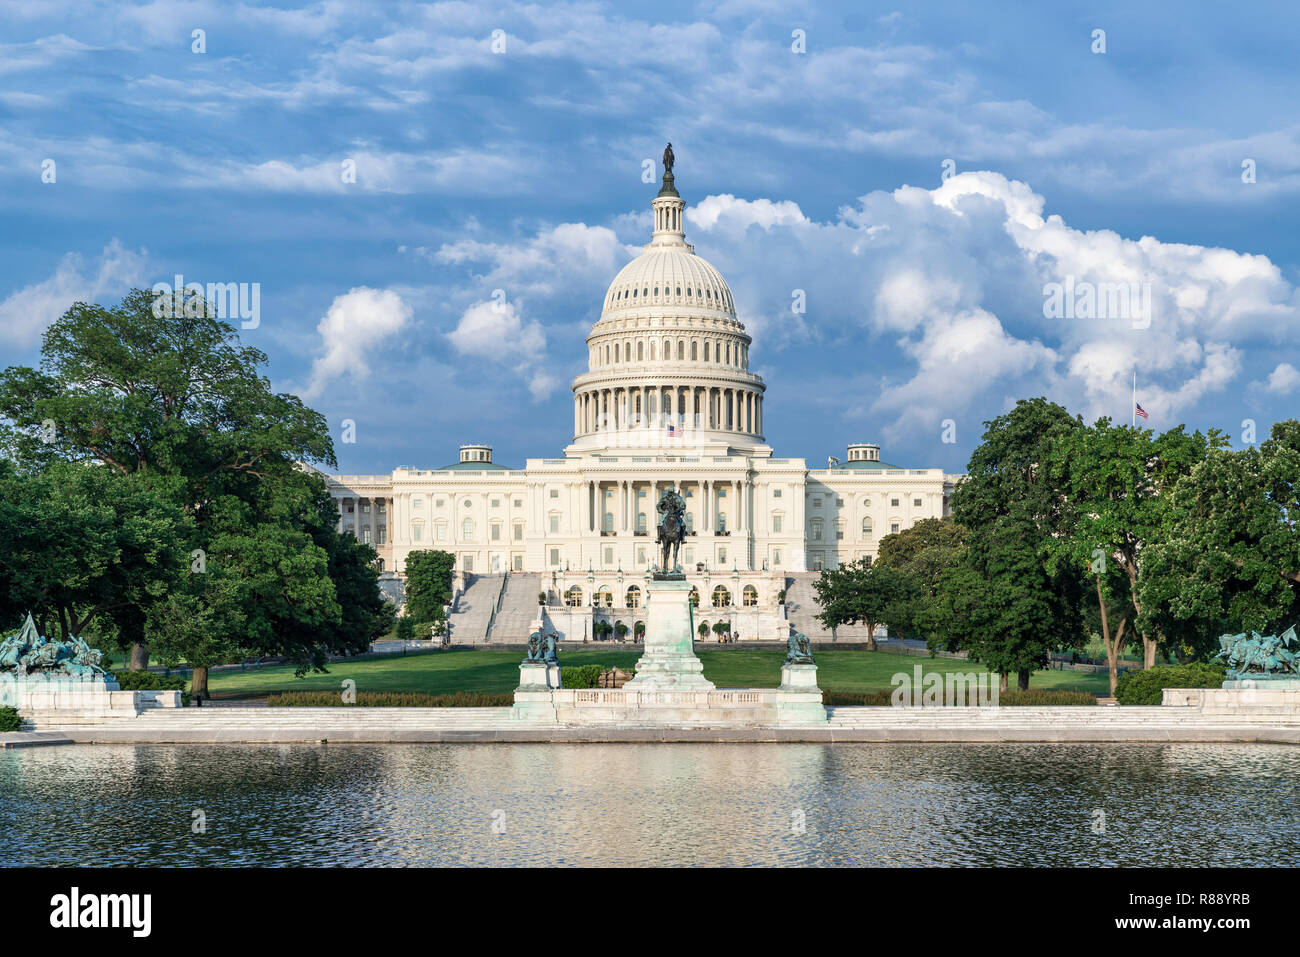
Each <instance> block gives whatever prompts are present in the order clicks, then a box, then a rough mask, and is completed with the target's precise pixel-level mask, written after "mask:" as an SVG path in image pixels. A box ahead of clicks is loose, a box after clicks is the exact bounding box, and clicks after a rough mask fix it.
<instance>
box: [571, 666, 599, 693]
mask: <svg viewBox="0 0 1300 957" xmlns="http://www.w3.org/2000/svg"><path fill="white" fill-rule="evenodd" d="M604 670H605V666H604V665H570V666H568V667H561V668H560V681H561V683H563V685H564V687H566V688H599V687H600V673H601V672H602V671H604Z"/></svg>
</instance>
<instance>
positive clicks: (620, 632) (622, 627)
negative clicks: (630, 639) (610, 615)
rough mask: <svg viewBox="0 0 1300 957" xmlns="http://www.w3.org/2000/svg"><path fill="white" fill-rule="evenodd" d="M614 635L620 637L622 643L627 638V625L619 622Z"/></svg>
mask: <svg viewBox="0 0 1300 957" xmlns="http://www.w3.org/2000/svg"><path fill="white" fill-rule="evenodd" d="M614 634H615V635H616V636H617V637H618V640H619V641H622V640H623V639H624V638H626V637H627V625H626V624H624V623H623V622H621V621H620V622H618V624H616V625H615V626H614Z"/></svg>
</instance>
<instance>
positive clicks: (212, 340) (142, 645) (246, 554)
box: [0, 289, 347, 691]
mask: <svg viewBox="0 0 1300 957" xmlns="http://www.w3.org/2000/svg"><path fill="white" fill-rule="evenodd" d="M156 301H157V302H160V303H161V304H163V305H165V304H166V303H165V302H162V301H159V300H156V297H155V296H154V295H153V294H152V293H150V292H149V291H147V290H141V289H137V290H132V291H131V292H130V293H128V294H127V296H126V297H125V298H124V299H123V300H122V302H121V303H120V304H119V305H118V306H117V307H114V308H108V307H104V306H100V305H89V304H86V303H81V302H79V303H75V304H74V305H73V306H72V307H71V308H70V309H69V310H68V311H67V312H66V313H65V314H64V315H63V316H62V317H61V318H59V319H58V320H56V321H55V322H54V323H53V325H51V326H50V328H49V329H47V330H46V332H45V335H44V338H43V341H42V348H41V353H42V361H41V368H40V369H39V370H35V369H28V368H22V367H10V368H9V369H7V370H5V372H4V373H2V374H0V419H3V420H4V424H3V427H2V430H0V442H3V444H4V445H5V447H6V448H7V449H9V450H10V452H11V454H12V455H13V456H14V457H15V458H16V459H17V460H18V461H19V462H21V463H22V464H23V466H24V467H26V468H29V469H31V470H33V471H40V470H42V469H46V468H49V467H52V466H53V465H54V464H55V463H57V462H74V463H83V464H85V465H88V466H89V465H95V466H97V467H101V468H103V469H107V470H109V471H111V472H113V473H115V474H117V475H120V476H129V477H132V478H134V479H135V480H136V481H138V482H139V483H140V485H142V486H143V487H146V488H148V489H150V490H151V491H153V492H155V493H156V494H158V495H159V496H160V497H161V498H163V499H164V500H166V501H168V502H170V503H171V504H172V505H173V506H174V507H175V508H176V509H177V510H178V511H179V513H180V514H181V515H183V516H184V518H185V520H186V521H187V522H188V526H187V527H188V528H190V529H191V534H190V540H189V542H188V543H187V544H188V546H189V551H191V552H193V553H197V554H199V555H201V556H204V559H203V560H202V561H199V562H197V564H196V565H192V566H191V567H190V570H189V572H188V573H187V574H186V575H185V578H184V581H183V583H182V585H181V586H180V587H179V589H178V590H175V591H168V592H167V593H166V594H159V595H150V596H148V597H149V598H151V599H152V601H145V600H144V599H143V598H142V602H143V603H142V604H134V603H133V604H132V606H131V607H128V608H124V609H122V610H121V614H120V615H118V616H116V617H115V619H114V624H113V628H114V631H115V633H116V634H117V635H118V636H119V639H120V640H121V641H123V642H126V643H129V644H130V646H131V664H132V666H133V667H142V666H143V665H144V663H145V662H146V661H147V657H148V651H147V647H146V642H145V635H146V629H150V630H149V631H148V632H147V633H148V634H149V635H150V638H151V640H159V641H161V642H162V643H163V644H165V646H166V649H167V654H169V655H173V656H183V657H184V658H185V659H186V660H190V658H191V655H192V656H193V658H194V659H196V661H192V662H191V663H195V664H198V661H199V660H202V661H215V660H217V658H219V657H221V656H223V655H226V654H229V653H231V650H232V649H234V648H235V647H239V648H242V649H256V650H257V651H258V652H259V653H266V654H277V653H282V654H286V655H288V656H289V657H290V658H291V659H292V660H294V661H295V662H297V663H299V664H300V665H301V666H303V667H307V666H317V665H319V664H320V663H321V662H322V661H323V658H324V655H325V654H326V653H327V650H328V648H329V647H330V646H331V643H332V642H334V640H335V636H334V635H331V634H330V633H329V632H330V627H331V626H338V625H341V618H342V611H341V609H340V607H339V604H338V601H337V598H336V587H335V582H334V580H333V579H332V578H331V577H330V569H331V559H330V556H331V552H330V551H329V550H328V549H327V548H324V547H322V546H321V545H320V544H318V543H317V540H316V538H315V537H314V536H315V535H316V533H318V531H319V529H318V525H319V522H320V516H319V515H318V514H317V510H316V508H315V507H314V505H313V502H315V501H318V499H319V496H320V494H321V493H322V491H323V489H324V485H323V482H322V480H321V479H320V478H319V477H315V476H310V475H307V474H304V473H303V472H301V471H299V470H298V469H297V468H296V464H297V463H298V462H300V461H305V462H320V463H323V464H325V465H334V464H335V462H334V452H333V445H332V443H331V440H330V437H329V433H328V430H327V428H326V423H325V420H324V418H323V417H321V416H320V415H319V414H318V413H316V412H314V411H312V410H311V409H308V408H307V407H306V406H304V405H303V404H302V402H301V401H300V400H299V399H298V398H297V397H295V396H292V395H285V394H279V393H275V392H273V391H272V390H271V388H270V384H269V382H268V381H267V380H266V378H265V377H264V376H262V375H261V374H260V372H259V369H260V367H261V366H263V365H264V364H265V362H266V356H265V355H264V354H263V353H261V352H260V351H258V350H256V349H252V348H249V347H246V346H242V345H240V344H239V342H238V337H237V335H236V334H235V331H234V329H233V328H232V327H231V326H230V325H229V324H227V323H225V322H222V321H220V320H218V319H215V318H213V316H212V315H211V310H210V309H207V308H205V307H204V306H203V305H202V304H201V303H200V304H198V305H197V307H195V302H193V301H192V302H190V303H189V304H188V307H187V308H183V309H179V310H171V309H166V308H164V309H161V310H155V308H154V306H155V302H156ZM331 527H332V522H331ZM342 564H347V561H343V562H342ZM335 567H341V565H336V566H335ZM209 576H211V577H209ZM160 580H161V577H160ZM155 605H156V606H157V607H154V606H155ZM186 622H188V623H189V624H188V625H186V624H184V623H186ZM203 629H208V630H207V631H204V633H203V637H202V638H200V637H199V632H200V630H203ZM168 630H169V631H168ZM165 631H167V632H168V633H164V632H165ZM322 635H324V637H322ZM200 667H201V665H200ZM195 690H196V691H198V690H199V689H198V687H196V689H195Z"/></svg>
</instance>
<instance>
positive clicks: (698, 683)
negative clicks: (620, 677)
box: [623, 574, 714, 691]
mask: <svg viewBox="0 0 1300 957" xmlns="http://www.w3.org/2000/svg"><path fill="white" fill-rule="evenodd" d="M694 637H695V636H694V633H693V632H692V630H691V585H690V583H689V582H688V581H686V577H685V576H684V575H678V574H667V575H655V576H654V577H652V578H651V579H650V581H649V583H648V584H647V585H646V608H645V653H644V654H642V655H641V660H640V661H638V662H637V664H636V677H635V678H633V679H632V680H631V681H629V682H628V683H627V684H625V685H624V686H623V690H625V691H713V690H714V684H713V682H712V681H709V680H708V679H706V678H705V677H704V665H702V664H701V663H700V659H699V658H697V657H695V643H694Z"/></svg>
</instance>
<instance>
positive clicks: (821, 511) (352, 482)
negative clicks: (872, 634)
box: [327, 154, 960, 642]
mask: <svg viewBox="0 0 1300 957" xmlns="http://www.w3.org/2000/svg"><path fill="white" fill-rule="evenodd" d="M665 159H666V163H665V166H666V171H665V173H664V177H663V184H662V188H661V189H660V190H659V193H658V195H657V196H656V197H655V198H654V200H653V201H652V202H651V207H652V208H653V210H654V232H653V233H652V234H651V237H650V242H649V243H648V244H647V245H646V246H645V248H644V251H643V252H642V253H641V254H640V255H639V256H637V257H636V258H635V259H633V260H632V261H631V262H630V263H628V264H627V265H626V266H624V267H623V269H622V270H621V271H620V272H619V273H618V275H617V276H615V277H614V281H613V282H612V283H610V286H609V289H608V291H607V292H606V294H605V301H604V308H603V309H602V311H601V315H600V320H599V321H598V322H597V323H596V324H595V326H593V327H592V330H591V334H590V335H588V336H587V371H586V372H585V373H584V374H582V375H579V376H578V377H577V378H576V379H574V381H573V439H572V441H571V442H570V443H569V444H568V445H567V446H566V447H565V448H564V451H563V454H562V456H558V457H556V458H536V459H534V458H530V459H528V460H527V462H526V464H525V466H524V468H522V469H517V468H509V467H507V466H504V465H501V464H498V463H496V462H494V461H493V460H492V448H491V446H490V445H481V444H474V445H462V446H461V447H460V458H459V461H457V462H453V463H452V464H450V465H446V466H444V467H442V468H439V469H414V468H399V469H396V470H394V471H393V472H392V474H389V475H338V476H328V477H327V481H328V483H329V486H330V491H331V493H332V495H333V498H334V500H335V502H337V503H338V506H339V515H340V528H341V529H344V530H351V531H353V532H354V533H355V534H356V536H357V538H358V539H360V540H362V541H365V542H369V543H371V544H372V545H374V546H375V547H376V549H377V550H378V552H379V556H380V562H381V567H382V569H384V570H385V573H386V574H385V576H384V578H385V583H384V584H385V587H386V589H387V590H389V592H390V593H391V594H393V595H394V597H399V596H400V594H401V577H400V576H401V571H402V568H403V564H404V562H405V559H406V556H407V554H408V553H410V552H411V551H413V550H420V549H442V550H445V551H448V552H452V553H453V554H455V556H456V568H457V573H456V580H455V589H456V593H457V595H456V600H455V606H454V610H453V613H452V615H451V617H450V621H451V624H452V635H453V640H454V641H456V642H473V641H485V640H492V641H516V642H517V641H520V640H522V639H523V637H524V636H526V635H527V634H528V629H529V628H530V627H531V625H532V623H533V622H535V621H536V619H538V618H539V617H540V618H542V619H543V620H544V622H545V624H546V626H547V627H548V628H551V629H554V630H556V631H558V632H559V633H560V635H561V637H562V638H567V639H578V640H582V639H584V638H590V637H593V636H594V634H599V632H600V631H602V630H603V629H604V626H603V625H602V623H605V624H608V625H609V626H611V627H615V628H617V626H618V625H623V626H624V627H625V628H626V629H627V633H628V635H627V636H628V638H629V639H631V638H632V635H633V631H634V629H635V627H636V625H637V624H638V623H639V621H640V619H641V617H643V615H641V614H639V613H640V612H641V611H642V609H643V608H644V598H643V596H644V594H645V580H646V577H647V575H648V574H649V571H650V568H651V566H652V564H653V563H654V562H656V561H657V560H658V551H657V549H656V547H655V530H656V525H657V521H658V514H657V512H656V508H655V506H656V504H657V502H658V499H659V496H660V495H661V493H662V491H663V490H664V489H666V488H668V487H669V486H670V485H671V486H673V487H675V488H676V489H677V490H678V491H679V492H680V493H681V495H682V496H683V497H684V498H685V500H686V504H687V528H688V533H687V538H686V541H685V543H684V544H683V546H682V552H681V554H682V565H683V568H684V569H685V571H686V573H687V576H688V578H689V580H690V581H691V583H692V585H693V586H694V589H695V591H694V593H693V594H692V600H693V601H694V602H696V603H697V610H696V613H695V621H696V623H697V625H698V624H700V623H703V624H704V625H706V626H708V627H709V628H710V629H712V627H713V626H714V625H715V624H717V623H718V622H723V623H724V627H726V628H727V629H728V630H729V631H732V632H734V633H735V634H737V635H738V636H739V637H740V638H741V639H752V638H766V639H780V640H785V639H786V638H787V637H788V635H789V629H790V626H791V624H794V625H796V626H797V627H799V628H800V630H803V631H805V632H806V633H808V634H810V635H817V634H819V633H821V632H822V631H824V629H822V627H821V626H820V624H818V623H817V622H815V620H813V619H812V617H811V616H812V614H814V613H815V612H816V611H817V610H818V609H817V608H816V607H815V601H816V599H815V596H814V595H813V593H812V589H811V580H812V579H814V578H815V577H816V572H818V571H819V570H820V569H822V568H829V567H834V566H836V565H838V564H839V563H840V562H845V561H849V560H852V559H856V558H859V557H862V556H867V557H874V555H875V554H876V548H877V545H878V543H879V541H880V538H881V537H882V536H884V535H887V534H889V533H891V532H897V531H899V530H901V529H904V528H907V527H909V526H911V525H912V524H913V523H915V522H916V521H918V520H919V519H923V518H932V517H939V516H943V515H946V514H947V513H948V503H949V497H950V495H951V493H952V490H953V487H954V484H955V482H956V481H957V480H958V479H959V478H960V476H956V475H950V474H945V473H944V471H943V470H942V469H938V468H928V469H925V468H922V469H914V468H900V467H898V466H895V465H889V464H887V463H885V462H882V461H881V460H880V449H879V446H877V445H874V444H870V443H860V444H854V445H849V446H848V450H847V456H846V458H845V460H844V461H842V462H841V461H838V460H837V459H834V458H831V459H829V460H828V463H827V467H826V468H822V469H819V468H813V469H810V468H809V467H808V466H807V464H806V463H805V461H804V459H802V458H777V457H774V456H773V454H772V453H773V450H772V448H771V446H769V445H768V444H767V443H766V441H765V440H764V437H763V420H764V399H765V397H766V395H765V393H766V386H765V385H764V383H763V379H762V377H760V376H758V375H756V374H755V373H753V372H751V371H750V369H749V347H750V344H751V339H750V336H749V335H748V333H746V331H745V326H744V324H743V323H742V322H741V321H740V320H739V319H738V318H737V316H736V308H735V303H734V301H733V300H732V295H731V289H730V288H729V287H728V286H727V282H726V280H725V279H723V278H722V274H721V273H719V272H718V270H717V269H715V268H714V267H713V266H712V265H711V264H710V263H709V262H708V261H707V260H705V259H703V258H702V257H700V256H698V255H696V253H695V247H694V246H692V245H691V244H689V243H687V242H686V237H685V233H684V231H683V220H684V213H685V210H686V203H685V202H684V201H683V200H682V198H681V196H680V195H678V192H677V189H676V187H675V185H674V178H673V173H672V167H671V155H670V154H669V155H666V157H665ZM541 593H545V595H546V601H547V605H546V608H545V609H540V608H539V596H540V594H541ZM593 629H595V632H594V633H593ZM708 640H714V635H713V634H712V633H711V632H710V634H709V635H708Z"/></svg>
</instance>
